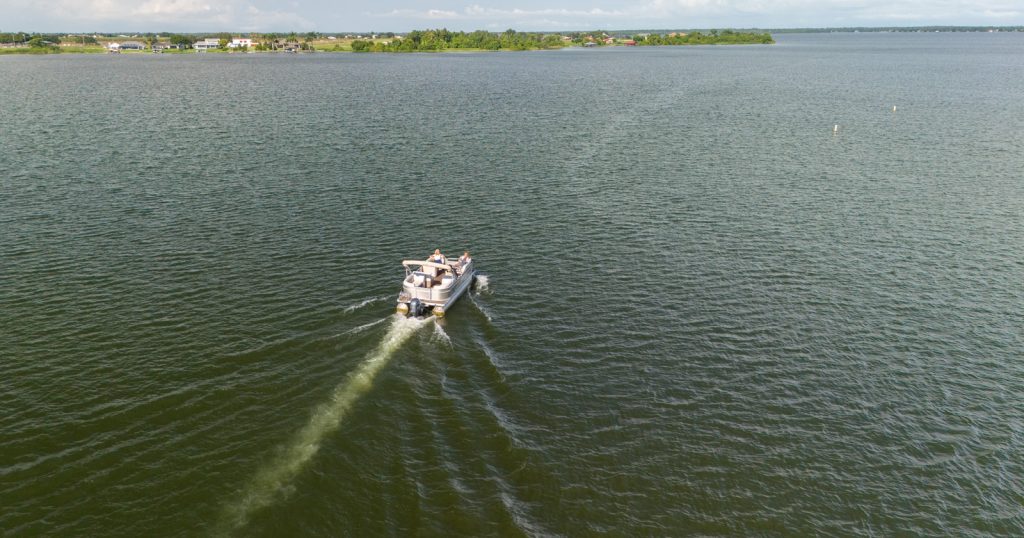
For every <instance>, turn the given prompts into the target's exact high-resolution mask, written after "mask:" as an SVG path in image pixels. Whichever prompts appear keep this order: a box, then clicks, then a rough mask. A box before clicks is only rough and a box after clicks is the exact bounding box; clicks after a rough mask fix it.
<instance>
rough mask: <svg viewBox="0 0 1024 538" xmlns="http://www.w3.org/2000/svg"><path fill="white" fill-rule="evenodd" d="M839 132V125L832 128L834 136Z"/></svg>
mask: <svg viewBox="0 0 1024 538" xmlns="http://www.w3.org/2000/svg"><path fill="white" fill-rule="evenodd" d="M838 132H839V124H838V123H837V124H836V126H835V127H833V128H832V134H836V133H838Z"/></svg>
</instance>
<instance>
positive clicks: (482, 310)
mask: <svg viewBox="0 0 1024 538" xmlns="http://www.w3.org/2000/svg"><path fill="white" fill-rule="evenodd" d="M469 300H470V301H473V305H474V306H476V308H477V310H479V311H480V312H481V313H482V314H483V315H484V317H485V318H487V321H489V322H491V323H494V318H492V317H491V313H490V312H489V311H488V310H487V309H486V308H484V306H483V305H482V304H480V303H478V302H476V299H474V298H473V296H472V295H470V296H469Z"/></svg>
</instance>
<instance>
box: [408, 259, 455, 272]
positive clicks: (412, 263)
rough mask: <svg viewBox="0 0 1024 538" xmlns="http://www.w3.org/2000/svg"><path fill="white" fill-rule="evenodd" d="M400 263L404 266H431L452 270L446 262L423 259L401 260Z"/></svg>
mask: <svg viewBox="0 0 1024 538" xmlns="http://www.w3.org/2000/svg"><path fill="white" fill-rule="evenodd" d="M402 265H404V266H406V267H410V266H411V267H433V268H435V269H447V270H448V271H451V270H452V266H451V265H448V264H447V263H435V262H428V261H423V260H402Z"/></svg>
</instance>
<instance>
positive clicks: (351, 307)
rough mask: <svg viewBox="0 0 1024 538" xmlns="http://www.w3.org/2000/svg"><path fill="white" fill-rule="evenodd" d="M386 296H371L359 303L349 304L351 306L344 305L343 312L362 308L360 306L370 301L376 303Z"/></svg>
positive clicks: (347, 312)
mask: <svg viewBox="0 0 1024 538" xmlns="http://www.w3.org/2000/svg"><path fill="white" fill-rule="evenodd" d="M387 298H388V296H387V295H382V296H380V297H371V298H369V299H367V300H365V301H363V302H361V303H358V304H354V305H351V306H346V307H345V310H344V312H345V313H346V314H350V313H352V312H355V311H356V310H359V309H360V308H362V307H364V306H366V305H368V304H370V303H376V302H377V301H383V300H384V299H387Z"/></svg>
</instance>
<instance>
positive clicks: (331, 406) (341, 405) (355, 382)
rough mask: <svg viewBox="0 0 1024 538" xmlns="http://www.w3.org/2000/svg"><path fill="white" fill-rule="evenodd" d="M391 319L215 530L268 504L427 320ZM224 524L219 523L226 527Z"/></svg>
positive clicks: (243, 520) (245, 518)
mask: <svg viewBox="0 0 1024 538" xmlns="http://www.w3.org/2000/svg"><path fill="white" fill-rule="evenodd" d="M392 319H393V320H394V321H393V322H392V324H391V327H390V328H389V329H388V332H387V334H385V335H384V338H383V340H382V341H381V343H380V345H379V346H377V348H376V349H375V350H373V351H372V352H370V354H369V355H367V357H366V360H365V361H363V363H362V364H360V365H359V367H357V368H356V369H355V370H354V371H353V372H352V373H350V374H349V375H348V376H347V377H346V378H345V380H344V381H342V382H341V384H339V385H338V386H337V387H335V389H334V392H332V393H331V398H330V399H329V400H328V401H327V402H325V403H323V404H321V405H320V406H318V407H317V408H316V410H315V411H314V412H313V415H312V416H311V417H309V422H308V423H307V424H306V425H305V426H304V427H303V428H302V429H301V430H299V431H298V432H297V433H296V434H295V437H293V438H292V439H291V440H290V441H288V443H287V444H286V445H284V447H283V450H282V451H281V454H280V455H279V456H278V457H277V458H276V459H274V460H273V461H271V462H270V463H269V464H268V465H267V466H265V467H263V468H262V469H259V470H258V471H257V472H256V475H255V476H253V479H252V481H251V482H250V483H249V484H248V485H247V486H246V488H245V489H244V490H243V492H242V495H241V497H240V498H239V499H238V500H237V501H236V502H235V503H233V504H231V505H229V506H228V507H227V509H226V512H225V516H224V519H223V521H222V523H221V525H222V529H221V532H220V533H218V534H228V533H229V532H231V531H232V530H235V529H238V528H239V527H242V526H243V525H245V524H246V522H248V521H249V517H250V516H251V515H252V514H253V513H254V512H256V511H257V510H260V509H262V508H265V507H267V506H269V505H271V504H272V503H273V502H274V501H275V500H276V499H278V497H279V496H282V495H284V494H286V493H287V489H288V487H289V485H290V483H291V482H292V480H294V478H295V476H296V475H298V474H299V472H300V471H302V469H303V468H304V467H305V466H306V464H307V463H309V461H310V460H311V459H313V456H315V455H316V453H317V451H318V450H319V449H320V443H321V442H322V441H323V439H324V437H326V436H327V435H329V434H330V433H331V432H333V431H335V430H337V429H338V426H340V425H341V421H342V420H343V419H344V418H345V416H346V415H347V414H348V413H349V411H351V410H352V406H353V405H355V403H356V402H357V401H358V400H359V398H360V397H362V396H363V395H364V394H366V393H367V392H368V391H369V390H370V388H372V387H373V380H374V379H375V378H376V377H377V374H378V373H380V371H381V370H382V369H383V368H384V366H386V365H387V364H388V362H389V361H390V360H391V357H392V356H393V355H394V354H395V351H397V350H398V348H399V347H401V346H402V344H403V343H405V341H406V340H408V339H409V337H410V336H412V335H413V333H415V332H416V330H417V329H419V328H420V327H422V326H423V325H425V324H426V323H429V322H430V321H432V318H427V319H423V320H418V319H415V318H405V317H400V316H394V317H393V318H392ZM225 526H226V528H223V527H225Z"/></svg>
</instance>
